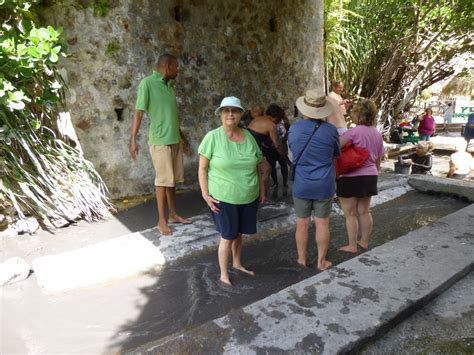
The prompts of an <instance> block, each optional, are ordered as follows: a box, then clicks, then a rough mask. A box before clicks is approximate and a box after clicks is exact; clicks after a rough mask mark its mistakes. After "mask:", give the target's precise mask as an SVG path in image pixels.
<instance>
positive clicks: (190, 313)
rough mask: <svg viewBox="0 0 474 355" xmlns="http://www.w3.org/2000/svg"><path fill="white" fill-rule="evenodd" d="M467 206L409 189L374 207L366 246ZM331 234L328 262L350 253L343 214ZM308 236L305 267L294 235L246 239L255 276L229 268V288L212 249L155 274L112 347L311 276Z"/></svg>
mask: <svg viewBox="0 0 474 355" xmlns="http://www.w3.org/2000/svg"><path fill="white" fill-rule="evenodd" d="M466 205H467V203H465V202H462V201H459V200H455V199H453V198H450V197H445V196H432V195H424V194H420V193H417V192H415V191H412V192H410V193H407V194H405V195H403V196H401V197H399V198H397V199H395V200H392V201H390V202H387V203H385V204H383V205H380V206H377V207H376V208H374V209H373V217H374V221H375V226H374V231H373V238H372V240H371V247H376V246H378V245H381V244H383V243H385V242H387V241H390V240H392V239H394V238H397V237H400V236H402V235H405V234H406V233H408V232H409V231H411V230H414V229H417V228H420V227H423V226H425V225H428V224H430V223H432V222H434V221H436V220H437V219H439V218H441V217H443V216H445V215H447V214H450V213H452V212H455V211H456V210H458V209H460V208H463V207H465V206H466ZM331 235H332V241H331V246H330V250H329V260H331V261H333V262H334V263H335V264H338V263H341V262H343V261H345V260H348V259H349V258H351V257H352V255H350V254H346V253H341V252H338V251H337V248H338V247H339V246H341V245H343V244H344V243H345V242H346V232H345V223H344V218H343V217H342V216H334V217H332V221H331ZM310 236H311V238H310V243H309V245H308V254H309V258H308V260H310V261H311V262H310V267H309V268H307V269H305V270H303V269H301V268H300V267H298V266H297V265H296V263H295V260H296V250H295V245H294V239H293V234H290V235H283V236H281V237H278V238H273V239H268V240H264V241H259V242H258V243H251V240H252V237H248V238H246V242H247V244H246V245H245V246H244V250H243V261H244V264H245V265H246V266H247V267H249V268H251V269H253V270H255V271H256V273H257V275H256V276H255V277H253V278H252V277H249V276H247V275H242V274H240V273H236V272H233V271H232V272H231V277H232V279H233V281H234V284H235V286H234V287H233V288H228V287H224V286H221V285H220V284H219V283H218V275H219V270H218V266H217V255H216V253H215V251H212V252H211V251H210V252H207V253H199V255H194V256H189V257H185V258H182V259H180V260H178V261H177V262H175V263H174V264H172V265H170V266H168V267H167V268H165V269H164V270H163V271H162V272H161V273H160V275H159V280H158V281H157V282H156V284H154V285H153V286H151V287H147V288H144V289H142V293H143V294H144V295H145V296H146V297H147V299H148V303H147V304H145V306H144V307H143V308H142V312H141V315H140V317H139V318H138V319H136V320H135V321H132V322H130V323H128V324H125V325H124V326H123V327H122V328H121V329H120V330H119V332H118V333H119V334H120V333H124V332H125V333H127V334H130V337H128V339H127V340H126V341H125V342H123V343H118V344H117V343H113V344H112V345H111V347H116V346H119V347H121V348H122V349H126V350H127V349H132V348H135V347H137V346H139V345H142V344H144V343H146V342H148V341H151V340H157V339H160V338H162V337H164V336H166V335H170V334H172V333H175V332H177V331H182V330H185V329H187V328H190V327H195V326H197V325H199V324H202V323H204V322H206V321H208V320H211V319H215V318H218V317H220V316H222V315H224V314H227V313H228V312H229V311H230V310H231V309H234V308H239V307H242V306H245V305H247V304H250V303H252V302H255V301H256V300H259V299H262V298H264V297H267V296H269V295H271V294H273V293H275V292H278V291H279V290H281V289H283V288H285V287H287V286H289V285H292V284H294V283H297V282H298V281H301V280H302V279H305V278H307V277H310V276H312V275H314V274H316V273H317V270H316V268H315V259H316V247H315V243H314V228H313V229H312V230H311V231H310ZM249 241H250V243H249ZM112 342H113V341H112Z"/></svg>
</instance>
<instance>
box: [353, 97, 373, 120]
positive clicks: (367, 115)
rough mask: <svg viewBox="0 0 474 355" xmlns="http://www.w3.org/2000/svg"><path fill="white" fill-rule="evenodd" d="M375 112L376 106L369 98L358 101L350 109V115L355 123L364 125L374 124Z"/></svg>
mask: <svg viewBox="0 0 474 355" xmlns="http://www.w3.org/2000/svg"><path fill="white" fill-rule="evenodd" d="M376 114H377V106H375V102H374V101H372V100H369V99H364V100H360V101H358V102H357V103H356V104H355V105H354V108H353V109H352V113H351V116H352V118H353V119H354V120H355V121H356V122H357V124H360V125H364V126H374V125H375V115H376Z"/></svg>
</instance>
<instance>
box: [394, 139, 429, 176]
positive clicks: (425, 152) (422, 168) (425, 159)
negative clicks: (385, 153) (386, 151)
mask: <svg viewBox="0 0 474 355" xmlns="http://www.w3.org/2000/svg"><path fill="white" fill-rule="evenodd" d="M433 149H434V144H433V142H431V141H421V142H419V143H418V144H417V145H416V147H415V152H414V153H412V154H408V155H402V156H399V157H398V158H399V162H400V163H402V162H403V161H404V160H405V159H406V160H410V164H411V173H412V174H422V175H426V174H431V167H432V166H433V156H432V155H431V151H432V150H433Z"/></svg>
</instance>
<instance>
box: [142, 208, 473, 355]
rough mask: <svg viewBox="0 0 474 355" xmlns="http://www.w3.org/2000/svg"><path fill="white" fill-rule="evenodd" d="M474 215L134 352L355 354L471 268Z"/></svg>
mask: <svg viewBox="0 0 474 355" xmlns="http://www.w3.org/2000/svg"><path fill="white" fill-rule="evenodd" d="M473 217H474V205H470V206H468V207H466V208H464V209H462V210H460V211H457V212H455V213H453V214H451V215H448V216H446V217H444V218H441V219H440V220H438V221H437V222H436V223H434V224H432V225H430V226H426V227H423V228H421V229H418V230H416V231H413V232H410V233H408V234H406V235H405V236H403V237H400V238H398V239H396V240H393V241H391V242H389V243H386V244H384V245H382V246H379V247H377V248H374V249H373V250H371V251H369V252H367V253H364V254H362V255H360V256H358V257H356V258H353V259H351V260H349V261H347V262H345V263H342V264H340V265H338V266H337V267H334V268H333V269H330V270H328V271H326V272H322V273H320V274H318V275H316V276H313V277H311V278H309V279H306V280H304V281H302V282H299V283H297V284H295V285H292V286H290V287H288V288H286V289H284V290H282V291H280V292H278V293H276V294H273V295H271V296H269V297H267V298H265V299H262V300H260V301H258V302H255V303H253V304H250V305H248V306H246V307H243V308H241V309H237V310H234V311H232V312H230V313H229V314H227V315H226V316H224V317H221V318H219V319H216V320H213V321H210V322H207V323H205V324H203V325H201V326H199V327H196V328H194V329H192V330H190V331H186V332H183V333H179V334H174V335H171V336H169V337H166V338H163V339H161V340H159V341H157V342H153V343H149V344H146V345H144V346H142V347H140V348H139V349H135V350H133V353H134V354H136V353H147V354H150V353H151V354H155V353H186V352H193V353H229V354H255V353H283V352H288V351H291V352H296V353H300V352H301V353H307V352H317V353H323V354H335V353H345V352H351V351H355V350H357V349H358V348H360V347H361V346H362V345H364V344H365V343H366V342H367V341H369V340H370V339H372V338H373V337H374V336H376V335H377V334H379V332H382V331H384V330H385V329H387V328H389V327H391V326H393V325H394V324H395V323H397V322H399V321H400V320H401V319H403V318H405V317H406V316H407V315H408V314H410V313H411V312H413V311H414V310H415V309H417V308H419V307H421V306H423V305H424V304H426V302H428V301H429V300H431V299H432V298H434V297H436V296H437V295H439V294H440V293H441V292H443V291H444V290H445V289H446V288H447V287H449V286H450V285H452V284H453V283H454V282H456V281H457V280H458V279H460V278H461V277H463V276H464V275H466V274H467V273H468V272H470V271H471V270H473V255H474V234H473V232H472V231H473V230H474V225H473V223H474V222H473V221H474V218H473ZM428 270H429V272H427V271H428ZM392 280H395V281H396V282H392Z"/></svg>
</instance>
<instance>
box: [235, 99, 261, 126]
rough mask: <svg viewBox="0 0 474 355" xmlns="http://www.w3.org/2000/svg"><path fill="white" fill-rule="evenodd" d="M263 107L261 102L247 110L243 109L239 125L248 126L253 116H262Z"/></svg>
mask: <svg viewBox="0 0 474 355" xmlns="http://www.w3.org/2000/svg"><path fill="white" fill-rule="evenodd" d="M263 111H264V108H263V106H262V105H261V104H257V105H255V106H253V107H252V108H251V109H250V110H249V111H245V112H244V114H243V115H242V119H241V120H240V127H242V128H248V126H250V122H252V120H253V119H254V118H255V117H259V116H263Z"/></svg>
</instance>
